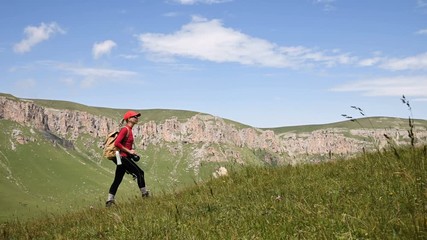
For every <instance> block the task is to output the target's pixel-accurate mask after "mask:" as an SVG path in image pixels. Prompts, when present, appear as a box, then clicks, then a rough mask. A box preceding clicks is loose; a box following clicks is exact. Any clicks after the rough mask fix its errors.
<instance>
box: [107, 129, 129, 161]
mask: <svg viewBox="0 0 427 240" xmlns="http://www.w3.org/2000/svg"><path fill="white" fill-rule="evenodd" d="M126 129H127V130H128V131H127V133H126V138H124V140H123V142H126V140H127V138H128V136H129V129H128V128H127V127H126ZM118 135H119V132H118V131H114V132H110V133H109V134H108V135H107V137H106V138H105V141H104V144H103V148H104V152H103V154H102V155H103V156H104V157H105V158H107V159H109V160H113V159H115V158H116V151H120V149H119V148H117V147H116V146H114V142H115V141H116V139H117V136H118Z"/></svg>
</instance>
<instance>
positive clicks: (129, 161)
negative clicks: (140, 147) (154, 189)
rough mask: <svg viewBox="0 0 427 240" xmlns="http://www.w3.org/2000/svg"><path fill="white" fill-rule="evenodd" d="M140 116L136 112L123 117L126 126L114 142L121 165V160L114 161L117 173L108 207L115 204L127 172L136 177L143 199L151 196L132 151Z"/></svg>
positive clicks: (130, 112) (127, 113)
mask: <svg viewBox="0 0 427 240" xmlns="http://www.w3.org/2000/svg"><path fill="white" fill-rule="evenodd" d="M140 116H141V114H140V113H137V112H134V111H128V112H126V113H125V115H124V116H123V120H122V122H123V121H126V125H125V126H124V127H123V128H122V129H121V130H120V132H119V134H118V136H117V139H116V141H115V142H114V145H115V146H116V147H117V148H118V149H120V160H121V164H120V160H119V161H117V158H115V159H114V160H113V161H114V163H115V164H116V173H115V176H114V181H113V183H112V184H111V187H110V191H109V193H108V199H107V202H106V206H107V207H110V206H111V205H112V204H115V200H114V197H115V195H116V192H117V189H118V188H119V185H120V183H121V182H122V179H123V176H124V175H125V173H126V172H129V173H131V174H132V175H133V176H134V177H136V181H137V183H138V187H139V188H140V190H141V194H142V197H148V196H149V192H148V191H147V189H146V188H145V179H144V171H142V169H141V168H140V167H139V166H138V165H137V164H136V163H135V161H138V160H139V156H138V155H137V153H136V151H135V150H134V149H132V146H133V141H134V139H133V134H132V128H133V126H134V125H135V124H137V123H138V118H139V117H140ZM117 163H119V164H117Z"/></svg>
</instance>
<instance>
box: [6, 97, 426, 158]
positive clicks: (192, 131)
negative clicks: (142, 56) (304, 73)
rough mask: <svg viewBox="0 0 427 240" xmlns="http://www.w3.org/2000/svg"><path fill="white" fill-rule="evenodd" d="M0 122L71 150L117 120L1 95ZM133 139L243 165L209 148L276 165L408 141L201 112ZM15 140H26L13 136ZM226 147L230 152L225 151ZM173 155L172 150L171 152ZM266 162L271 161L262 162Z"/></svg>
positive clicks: (422, 131) (140, 129) (377, 132)
mask: <svg viewBox="0 0 427 240" xmlns="http://www.w3.org/2000/svg"><path fill="white" fill-rule="evenodd" d="M0 119H7V120H11V121H15V122H17V123H20V124H22V125H26V126H29V127H31V128H34V129H36V130H39V131H44V132H45V133H46V135H47V136H48V137H50V138H52V139H54V140H55V141H56V142H60V143H61V144H62V145H66V146H68V147H72V143H73V142H74V141H76V140H77V139H78V138H79V137H80V136H81V135H82V134H85V135H89V136H90V137H91V138H92V139H94V140H93V141H96V142H97V144H98V145H100V144H101V143H102V141H103V140H104V137H105V136H106V135H107V133H108V132H110V131H112V130H114V129H117V128H118V127H119V126H118V122H119V119H111V118H108V117H106V116H102V115H94V114H91V113H88V112H83V111H77V110H66V109H54V108H48V107H44V106H40V105H37V104H36V103H35V102H33V101H31V100H19V99H12V98H8V97H4V96H0ZM133 132H134V134H135V135H136V136H137V142H136V143H137V147H138V148H142V149H144V148H146V147H148V146H149V145H159V144H163V143H174V144H177V145H178V146H179V145H182V144H200V146H201V147H199V149H198V150H197V151H195V153H198V156H199V158H208V157H209V158H212V159H216V160H215V161H220V160H225V159H227V158H229V157H232V158H233V159H236V160H237V161H239V162H244V159H242V156H241V154H240V153H239V152H236V151H233V150H228V151H225V152H219V151H218V150H217V149H216V148H212V147H210V146H211V145H212V144H220V145H227V146H232V147H235V148H248V149H251V150H262V151H265V152H266V153H269V154H268V156H270V158H273V156H274V158H276V160H278V159H279V161H280V162H282V163H283V162H289V160H290V161H291V162H292V163H295V162H298V161H299V159H300V156H308V155H310V156H323V157H325V156H326V157H329V158H332V157H333V156H337V155H339V156H341V155H345V154H352V153H356V152H360V151H361V150H362V149H364V148H365V149H369V148H372V147H373V146H376V147H380V148H381V147H383V146H384V145H386V143H387V142H386V138H384V134H386V135H387V136H391V137H393V139H394V141H395V143H396V144H406V143H408V137H407V133H406V130H404V129H388V130H387V129H369V130H366V129H356V130H354V129H353V130H349V129H339V128H328V129H321V130H317V131H312V132H300V133H295V132H286V133H282V134H275V133H274V132H273V131H271V130H260V129H256V128H250V127H249V128H240V129H239V128H237V127H236V126H235V125H233V124H232V123H228V122H226V121H225V120H223V119H221V118H218V117H214V116H211V115H206V114H196V115H194V116H192V117H190V118H188V119H187V120H186V121H178V119H177V118H169V119H164V120H163V121H161V122H154V121H148V122H144V116H142V121H141V123H140V124H138V125H137V126H136V127H135V128H134V131H133ZM15 135H16V136H15V137H16V138H20V142H25V137H24V138H23V136H21V135H19V134H15ZM426 136H427V131H426V128H424V127H419V128H417V138H419V139H420V140H421V141H424V140H425V139H426ZM230 149H231V148H230ZM171 151H173V150H171ZM266 160H267V161H271V160H272V159H266Z"/></svg>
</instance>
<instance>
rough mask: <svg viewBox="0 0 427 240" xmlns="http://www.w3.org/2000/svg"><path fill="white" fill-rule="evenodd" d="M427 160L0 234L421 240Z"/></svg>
mask: <svg viewBox="0 0 427 240" xmlns="http://www.w3.org/2000/svg"><path fill="white" fill-rule="evenodd" d="M426 160H427V151H426V148H425V147H424V148H422V149H409V148H407V149H389V150H387V151H384V152H381V153H376V154H368V155H361V156H360V157H357V158H355V159H352V160H350V161H343V160H342V161H335V162H328V163H321V164H316V165H298V166H294V167H291V166H287V167H277V168H268V167H246V168H244V169H242V170H239V171H231V174H230V176H227V177H222V178H219V179H214V180H212V181H209V182H207V183H205V184H201V185H194V186H192V187H188V188H186V189H185V190H183V191H179V192H176V193H173V194H166V195H156V196H154V197H152V198H149V199H144V200H142V199H140V198H136V199H130V200H129V201H128V202H126V203H121V204H119V205H117V206H115V207H113V208H110V209H105V208H104V207H103V206H102V205H96V206H95V207H94V208H93V209H89V208H87V209H86V210H84V211H80V212H76V213H70V214H64V215H51V216H48V217H45V218H39V219H35V220H34V221H28V222H23V221H10V222H7V223H4V224H2V226H1V234H2V237H3V238H5V239H30V238H43V239H64V238H66V239H82V238H87V239H89V238H94V239H95V238H96V239H141V238H148V239H392V238H396V239H426V238H427V210H426V206H427V205H426V204H427V189H426V184H427V182H426V181H427V172H426V167H427V161H426Z"/></svg>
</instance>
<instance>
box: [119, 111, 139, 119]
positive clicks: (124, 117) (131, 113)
mask: <svg viewBox="0 0 427 240" xmlns="http://www.w3.org/2000/svg"><path fill="white" fill-rule="evenodd" d="M139 116H141V113H137V112H134V111H127V112H126V113H125V115H124V116H123V119H124V120H128V119H129V118H131V117H139Z"/></svg>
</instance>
